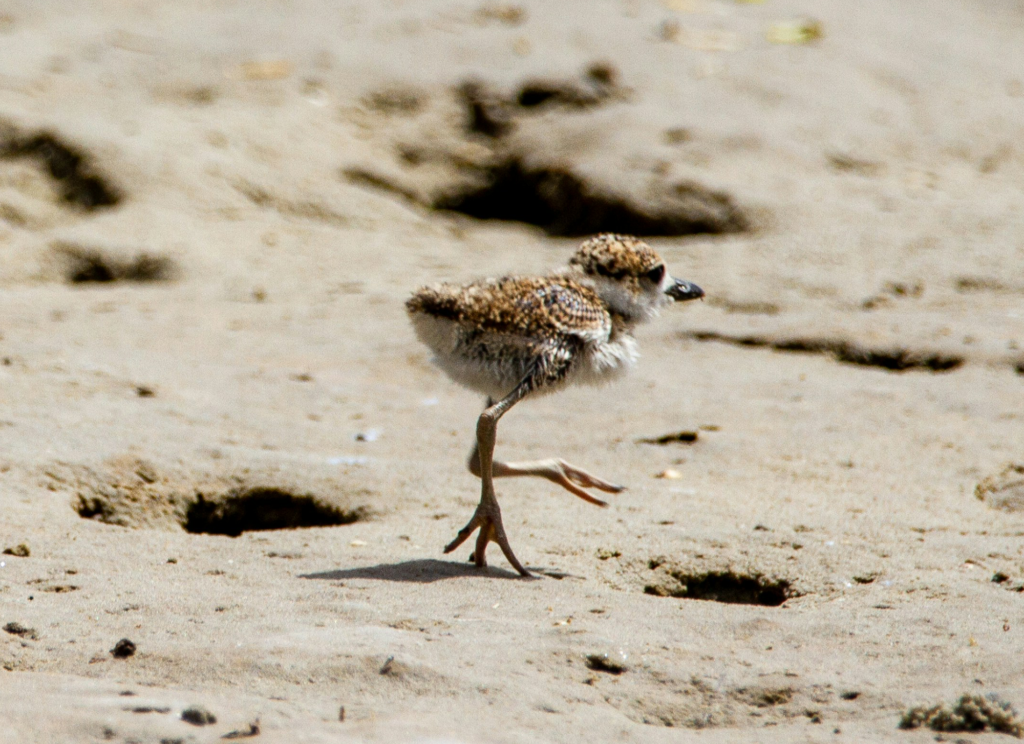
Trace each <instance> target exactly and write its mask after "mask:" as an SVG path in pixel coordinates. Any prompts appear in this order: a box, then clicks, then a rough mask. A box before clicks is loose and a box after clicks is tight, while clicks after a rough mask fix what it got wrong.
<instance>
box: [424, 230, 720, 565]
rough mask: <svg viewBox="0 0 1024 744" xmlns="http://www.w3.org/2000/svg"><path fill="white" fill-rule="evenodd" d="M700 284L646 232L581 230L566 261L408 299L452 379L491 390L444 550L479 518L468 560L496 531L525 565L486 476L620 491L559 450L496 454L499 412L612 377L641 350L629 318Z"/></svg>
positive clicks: (695, 291) (640, 317)
mask: <svg viewBox="0 0 1024 744" xmlns="http://www.w3.org/2000/svg"><path fill="white" fill-rule="evenodd" d="M703 296H704V290H702V289H701V288H700V287H698V286H697V285H696V284H692V283H691V282H687V281H683V280H682V279H674V278H672V277H671V276H670V275H669V273H668V271H667V270H666V269H665V262H664V261H662V259H661V257H660V256H659V255H658V254H657V253H656V252H655V251H654V250H653V249H652V248H651V247H650V246H648V245H647V244H646V243H644V242H643V241H642V240H639V239H637V238H634V237H629V236H626V235H611V234H605V235H597V236H595V237H593V238H589V239H588V240H586V241H584V242H583V244H582V245H581V246H580V247H579V249H578V250H577V251H576V253H575V255H573V257H572V258H570V259H569V266H568V267H567V268H564V269H561V270H559V271H557V272H554V273H552V274H550V275H548V276H540V277H524V276H506V277H502V278H500V279H483V280H480V281H476V282H473V283H471V284H466V285H462V286H459V285H452V284H437V285H433V286H429V287H422V288H421V289H419V290H417V291H416V292H415V293H414V294H413V296H412V297H411V298H409V300H408V301H407V302H406V305H405V306H406V309H407V310H408V312H409V317H410V319H411V320H412V324H413V328H414V329H415V331H416V335H417V336H418V337H419V339H420V340H421V341H422V342H423V343H425V344H426V345H427V346H429V347H430V349H431V351H433V352H434V362H435V363H436V364H437V365H438V366H439V367H440V368H441V369H442V370H443V371H444V372H445V373H446V374H447V375H448V376H449V377H451V378H452V380H454V381H455V382H457V383H459V384H461V385H464V386H465V387H468V388H470V389H471V390H476V391H477V392H480V393H483V394H484V395H486V396H487V407H486V409H485V410H484V412H483V413H482V414H480V418H479V419H478V421H477V426H476V445H475V447H474V448H473V452H472V454H471V455H470V458H469V469H470V471H472V473H473V474H474V475H476V476H477V477H479V478H480V480H481V494H480V504H479V505H478V506H477V508H476V512H475V513H474V514H473V518H472V519H470V521H469V523H468V524H467V525H466V526H465V527H463V528H462V529H461V530H460V531H459V533H458V535H457V536H456V537H455V539H454V540H452V541H451V542H450V543H449V544H448V545H447V546H446V547H445V549H444V552H445V553H450V552H451V551H453V550H455V548H457V547H459V545H461V544H462V543H463V542H465V541H466V540H467V539H468V538H469V537H470V535H472V534H473V532H474V531H476V530H477V529H478V528H479V530H480V532H479V534H478V535H477V538H476V549H475V550H474V551H473V555H472V556H470V560H472V561H474V562H475V563H476V565H477V566H480V567H483V566H486V565H487V560H486V558H485V556H484V553H485V551H486V550H487V545H488V543H490V542H491V541H494V542H496V543H498V546H499V547H500V548H501V551H502V552H503V553H504V554H505V558H506V559H508V562H509V563H511V564H512V566H513V567H514V568H515V569H516V571H518V572H519V573H520V574H521V575H522V576H529V575H530V572H529V571H527V570H526V569H525V568H524V567H523V565H522V564H521V563H520V562H519V560H518V559H517V558H516V556H515V554H514V553H513V552H512V547H511V546H510V545H509V542H508V537H507V536H506V534H505V528H504V526H503V525H502V521H501V510H500V509H499V508H498V499H497V497H496V495H495V492H494V478H502V477H511V476H526V475H532V476H539V477H541V478H546V479H548V480H550V481H552V482H553V483H557V484H558V485H560V486H562V487H563V488H565V489H566V490H567V491H569V492H570V493H572V494H575V495H576V496H579V497H580V498H581V499H583V500H584V501H588V502H589V503H591V504H596V505H598V506H606V503H605V502H604V501H602V500H600V499H598V498H596V497H594V496H593V495H591V494H590V493H589V492H587V491H586V490H585V489H588V488H594V489H597V490H599V491H605V492H607V493H617V492H619V491H621V490H622V488H623V487H622V486H617V485H614V484H613V483H609V482H608V481H605V480H603V479H601V478H598V477H596V476H594V475H591V474H590V473H588V472H586V471H585V470H581V469H579V468H577V467H574V466H572V465H570V464H568V463H567V462H565V461H563V460H560V459H549V460H537V461H534V462H520V463H512V462H500V461H497V460H495V459H494V442H495V435H496V431H497V426H498V419H500V418H501V417H502V416H503V415H504V414H505V413H506V412H507V411H508V410H509V409H510V408H511V407H512V406H514V405H515V404H516V403H518V402H519V401H521V400H522V399H523V398H525V397H527V396H537V395H541V394H545V393H550V392H554V391H556V390H559V389H561V388H564V387H566V386H567V385H575V384H603V383H607V382H610V381H612V380H614V379H617V378H618V377H620V376H621V375H623V374H624V373H625V372H626V371H627V370H628V369H629V368H630V367H631V366H633V364H634V363H635V362H636V359H637V348H636V340H635V339H634V338H633V336H632V333H631V331H632V329H633V328H634V326H636V325H638V324H640V323H643V322H645V321H648V320H651V319H652V318H654V317H655V316H656V315H657V314H658V310H659V309H660V308H661V307H662V306H663V305H667V304H669V303H671V302H672V301H677V302H681V301H685V300H695V299H698V298H701V297H703ZM495 401H497V402H495Z"/></svg>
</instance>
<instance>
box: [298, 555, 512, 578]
mask: <svg viewBox="0 0 1024 744" xmlns="http://www.w3.org/2000/svg"><path fill="white" fill-rule="evenodd" d="M471 576H477V577H487V578H492V579H518V578H520V577H519V574H517V573H516V572H515V571H509V570H507V569H504V568H496V567H494V566H488V567H487V568H483V569H481V568H477V567H476V566H475V565H473V564H472V563H456V562H454V561H439V560H436V559H434V558H425V559H421V560H417V561H402V562H401V563H379V564H377V565H376V566H362V567H360V568H345V569H338V570H335V571H321V572H319V573H311V574H300V576H299V578H300V579H328V580H331V581H343V580H345V579H377V580H380V581H411V582H413V583H417V584H429V583H431V582H433V581H441V580H443V579H458V578H464V577H471Z"/></svg>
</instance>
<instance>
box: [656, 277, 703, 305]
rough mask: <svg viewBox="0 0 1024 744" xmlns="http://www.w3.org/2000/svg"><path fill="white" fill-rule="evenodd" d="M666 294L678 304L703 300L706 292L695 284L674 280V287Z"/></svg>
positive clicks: (667, 290)
mask: <svg viewBox="0 0 1024 744" xmlns="http://www.w3.org/2000/svg"><path fill="white" fill-rule="evenodd" d="M665 294H667V295H668V296H669V297H671V298H672V299H673V300H675V301H676V302H685V301H686V300H699V299H701V298H702V297H703V296H704V290H703V289H701V288H700V287H698V286H697V285H696V284H694V283H693V282H687V281H684V280H682V279H673V280H672V286H670V287H669V288H668V289H666V290H665Z"/></svg>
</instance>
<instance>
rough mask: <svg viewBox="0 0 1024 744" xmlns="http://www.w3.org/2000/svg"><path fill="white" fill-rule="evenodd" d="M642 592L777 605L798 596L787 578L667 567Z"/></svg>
mask: <svg viewBox="0 0 1024 744" xmlns="http://www.w3.org/2000/svg"><path fill="white" fill-rule="evenodd" d="M644 593H645V594H653V595H654V596H657V597H676V598H679V599H703V600H707V601H711V602H725V603H727V604H748V605H761V606H763V607H778V606H779V605H781V604H782V603H783V602H785V601H786V600H787V599H791V598H793V597H799V596H801V593H800V592H797V591H795V590H794V589H793V586H792V584H791V582H789V581H788V580H786V579H773V578H769V577H766V576H762V575H760V574H741V573H736V572H735V571H708V572H693V573H688V572H685V571H679V570H669V571H666V572H665V573H664V574H663V575H659V577H658V580H657V581H656V582H652V583H650V584H647V585H646V586H645V587H644Z"/></svg>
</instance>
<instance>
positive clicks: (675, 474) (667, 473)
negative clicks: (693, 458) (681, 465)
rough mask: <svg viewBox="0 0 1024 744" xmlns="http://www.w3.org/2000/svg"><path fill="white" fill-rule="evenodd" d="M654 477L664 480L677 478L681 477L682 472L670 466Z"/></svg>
mask: <svg viewBox="0 0 1024 744" xmlns="http://www.w3.org/2000/svg"><path fill="white" fill-rule="evenodd" d="M654 477H655V478H664V479H665V480H679V479H680V478H682V477H683V474H682V473H680V472H679V471H678V470H673V469H672V468H668V469H667V470H662V471H661V472H660V473H658V474H657V475H655V476H654Z"/></svg>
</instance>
